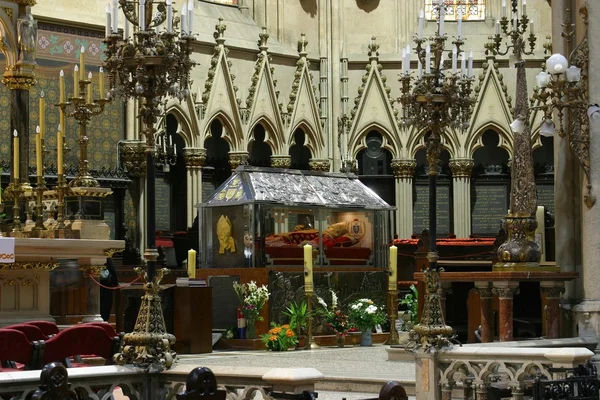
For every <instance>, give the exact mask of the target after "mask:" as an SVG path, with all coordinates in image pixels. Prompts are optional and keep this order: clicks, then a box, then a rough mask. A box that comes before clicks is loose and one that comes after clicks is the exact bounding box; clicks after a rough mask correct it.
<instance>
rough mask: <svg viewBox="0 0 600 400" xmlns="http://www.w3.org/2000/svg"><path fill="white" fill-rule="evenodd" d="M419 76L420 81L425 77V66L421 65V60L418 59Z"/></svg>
mask: <svg viewBox="0 0 600 400" xmlns="http://www.w3.org/2000/svg"><path fill="white" fill-rule="evenodd" d="M417 76H418V77H419V79H421V77H422V76H423V64H421V60H419V59H417Z"/></svg>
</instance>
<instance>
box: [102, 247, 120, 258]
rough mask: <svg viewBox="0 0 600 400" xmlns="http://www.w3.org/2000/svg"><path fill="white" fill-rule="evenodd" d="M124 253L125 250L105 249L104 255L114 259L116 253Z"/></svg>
mask: <svg viewBox="0 0 600 400" xmlns="http://www.w3.org/2000/svg"><path fill="white" fill-rule="evenodd" d="M123 251H125V248H122V249H104V255H105V256H106V257H108V258H112V256H114V255H115V253H122V252H123Z"/></svg>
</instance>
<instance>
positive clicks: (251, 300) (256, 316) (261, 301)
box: [233, 281, 269, 339]
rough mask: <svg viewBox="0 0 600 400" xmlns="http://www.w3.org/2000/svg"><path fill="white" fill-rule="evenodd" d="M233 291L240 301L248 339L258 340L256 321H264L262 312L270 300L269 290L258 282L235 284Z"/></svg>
mask: <svg viewBox="0 0 600 400" xmlns="http://www.w3.org/2000/svg"><path fill="white" fill-rule="evenodd" d="M233 290H234V291H235V294H236V295H237V297H238V300H239V301H240V310H241V312H242V315H243V317H244V319H245V320H246V339H256V331H255V324H256V321H262V320H263V317H261V316H260V310H261V309H262V308H263V306H264V305H265V303H266V302H267V300H269V289H268V288H267V287H266V286H265V285H262V286H260V287H259V286H258V285H257V284H256V282H254V281H250V283H242V284H240V283H238V282H233Z"/></svg>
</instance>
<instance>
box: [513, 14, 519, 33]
mask: <svg viewBox="0 0 600 400" xmlns="http://www.w3.org/2000/svg"><path fill="white" fill-rule="evenodd" d="M518 22H519V21H518V17H517V13H516V12H514V13H513V28H514V29H517V23H518Z"/></svg>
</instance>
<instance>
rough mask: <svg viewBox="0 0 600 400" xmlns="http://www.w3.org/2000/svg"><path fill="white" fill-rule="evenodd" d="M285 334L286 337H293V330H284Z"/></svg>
mask: <svg viewBox="0 0 600 400" xmlns="http://www.w3.org/2000/svg"><path fill="white" fill-rule="evenodd" d="M285 335H286V336H287V337H293V336H294V331H293V330H291V329H288V330H287V331H285Z"/></svg>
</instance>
